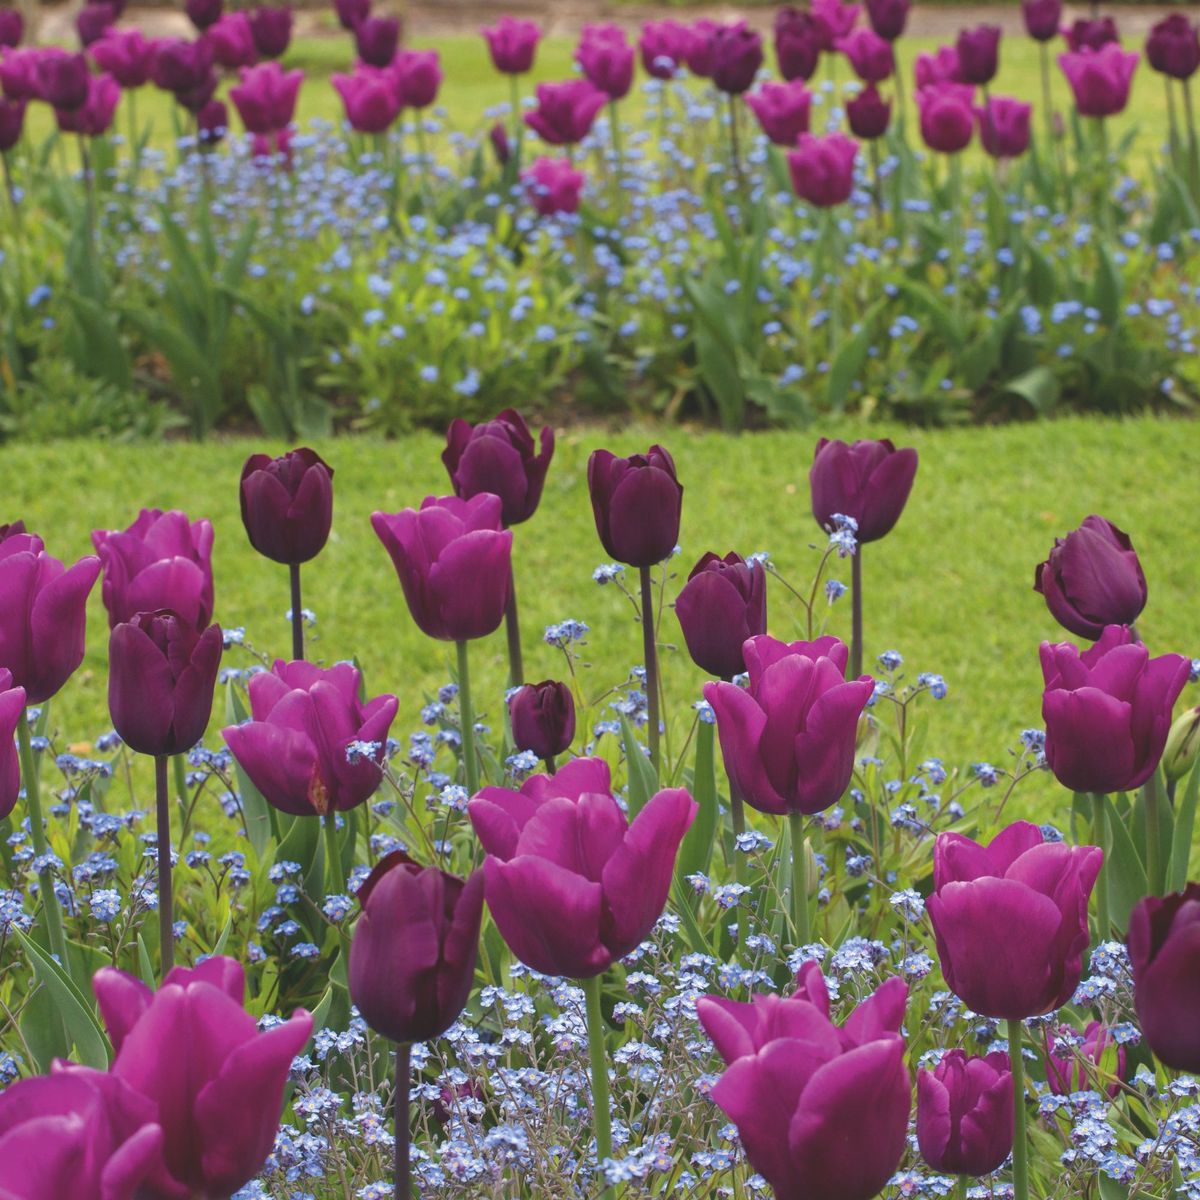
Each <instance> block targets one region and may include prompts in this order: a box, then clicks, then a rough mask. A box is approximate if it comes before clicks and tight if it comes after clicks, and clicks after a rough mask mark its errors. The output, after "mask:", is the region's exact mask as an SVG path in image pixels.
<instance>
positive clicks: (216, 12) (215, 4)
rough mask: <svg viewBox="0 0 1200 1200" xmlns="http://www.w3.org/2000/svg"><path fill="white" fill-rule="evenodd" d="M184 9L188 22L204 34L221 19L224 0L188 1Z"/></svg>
mask: <svg viewBox="0 0 1200 1200" xmlns="http://www.w3.org/2000/svg"><path fill="white" fill-rule="evenodd" d="M183 8H184V11H185V12H186V13H187V16H188V20H189V21H191V23H192V24H193V25H195V27H196V28H197V29H198V30H199V31H200V32H201V33H203V32H204V31H205V30H206V29H210V28H211V27H212V26H213V25H215V24H216V23H217V22H218V21H219V20H220V19H221V12H222V10H223V9H224V0H186V2H185V4H184V6H183Z"/></svg>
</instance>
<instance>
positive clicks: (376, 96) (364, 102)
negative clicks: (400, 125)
mask: <svg viewBox="0 0 1200 1200" xmlns="http://www.w3.org/2000/svg"><path fill="white" fill-rule="evenodd" d="M330 82H331V83H332V84H333V88H334V91H336V92H337V94H338V95H339V96H341V98H342V104H343V105H344V106H345V109H346V120H347V121H348V122H349V123H350V128H351V129H354V130H356V131H357V132H359V133H383V132H384V131H385V130H387V129H389V128H391V126H392V124H393V123H394V122H395V120H396V118H397V117H398V116H399V115H400V100H399V98H398V97H397V96H396V89H395V87H394V86H393V83H392V79H391V76H390V75H389V74H388V73H387V72H386V71H377V70H375V69H374V68H373V67H359V68H358V69H357V70H356V71H355V72H354V74H353V75H333V76H332V77H331V79H330Z"/></svg>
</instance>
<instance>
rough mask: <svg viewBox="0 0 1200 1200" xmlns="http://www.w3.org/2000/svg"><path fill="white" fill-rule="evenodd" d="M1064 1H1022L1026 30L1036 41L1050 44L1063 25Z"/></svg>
mask: <svg viewBox="0 0 1200 1200" xmlns="http://www.w3.org/2000/svg"><path fill="white" fill-rule="evenodd" d="M1062 7H1063V6H1062V0H1021V15H1022V16H1023V17H1024V18H1025V30H1026V32H1027V33H1028V34H1029V36H1030V37H1031V38H1033V39H1034V41H1038V42H1049V41H1051V40H1052V39H1054V38H1056V37H1057V36H1058V31H1059V27H1060V26H1061V25H1062Z"/></svg>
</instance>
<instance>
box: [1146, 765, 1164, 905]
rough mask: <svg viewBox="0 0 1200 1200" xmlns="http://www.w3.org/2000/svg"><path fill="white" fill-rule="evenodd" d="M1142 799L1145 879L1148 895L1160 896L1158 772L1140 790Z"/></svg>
mask: <svg viewBox="0 0 1200 1200" xmlns="http://www.w3.org/2000/svg"><path fill="white" fill-rule="evenodd" d="M1142 798H1143V800H1144V801H1145V807H1146V879H1147V881H1148V882H1149V884H1150V895H1152V896H1158V895H1161V893H1162V890H1163V881H1162V879H1161V878H1160V873H1161V866H1160V862H1159V860H1160V858H1161V857H1162V856H1161V855H1160V854H1159V850H1160V844H1159V841H1160V838H1161V837H1162V832H1161V829H1160V827H1159V806H1160V804H1161V801H1162V797H1161V795H1160V793H1159V787H1158V771H1157V769H1156V770H1155V771H1154V774H1152V775H1151V776H1150V778H1149V779H1147V780H1146V786H1145V787H1144V788H1143V789H1142Z"/></svg>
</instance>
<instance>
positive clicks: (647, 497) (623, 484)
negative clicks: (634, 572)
mask: <svg viewBox="0 0 1200 1200" xmlns="http://www.w3.org/2000/svg"><path fill="white" fill-rule="evenodd" d="M588 491H589V492H590V493H591V498H592V515H593V516H594V517H595V519H596V532H597V533H598V534H599V535H600V541H601V543H602V544H603V546H604V549H605V550H606V551H607V553H608V554H609V555H610V556H611V557H613V558H615V559H616V560H617V562H621V563H625V564H626V565H627V566H631V567H652V566H654V564H655V563H660V562H662V561H663V560H664V559H665V558H669V557H670V555H671V553H672V552H673V551H674V549H675V544H676V543H677V542H678V541H679V518H680V513H681V511H682V508H683V485H682V484H680V482H679V479H678V477H677V476H676V474H675V461H674V459H672V458H671V456H670V454H669V453H668V452H667V451H666V450H665V449H664V448H663V447H662V446H657V445H656V446H651V447H650V449H649V450H648V451H647V452H646V453H645V454H633V455H631V456H630V457H629V458H618V457H617V456H616V455H615V454H613V453H612V452H611V451H609V450H594V451H593V452H592V456H591V457H590V458H589V459H588Z"/></svg>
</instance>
